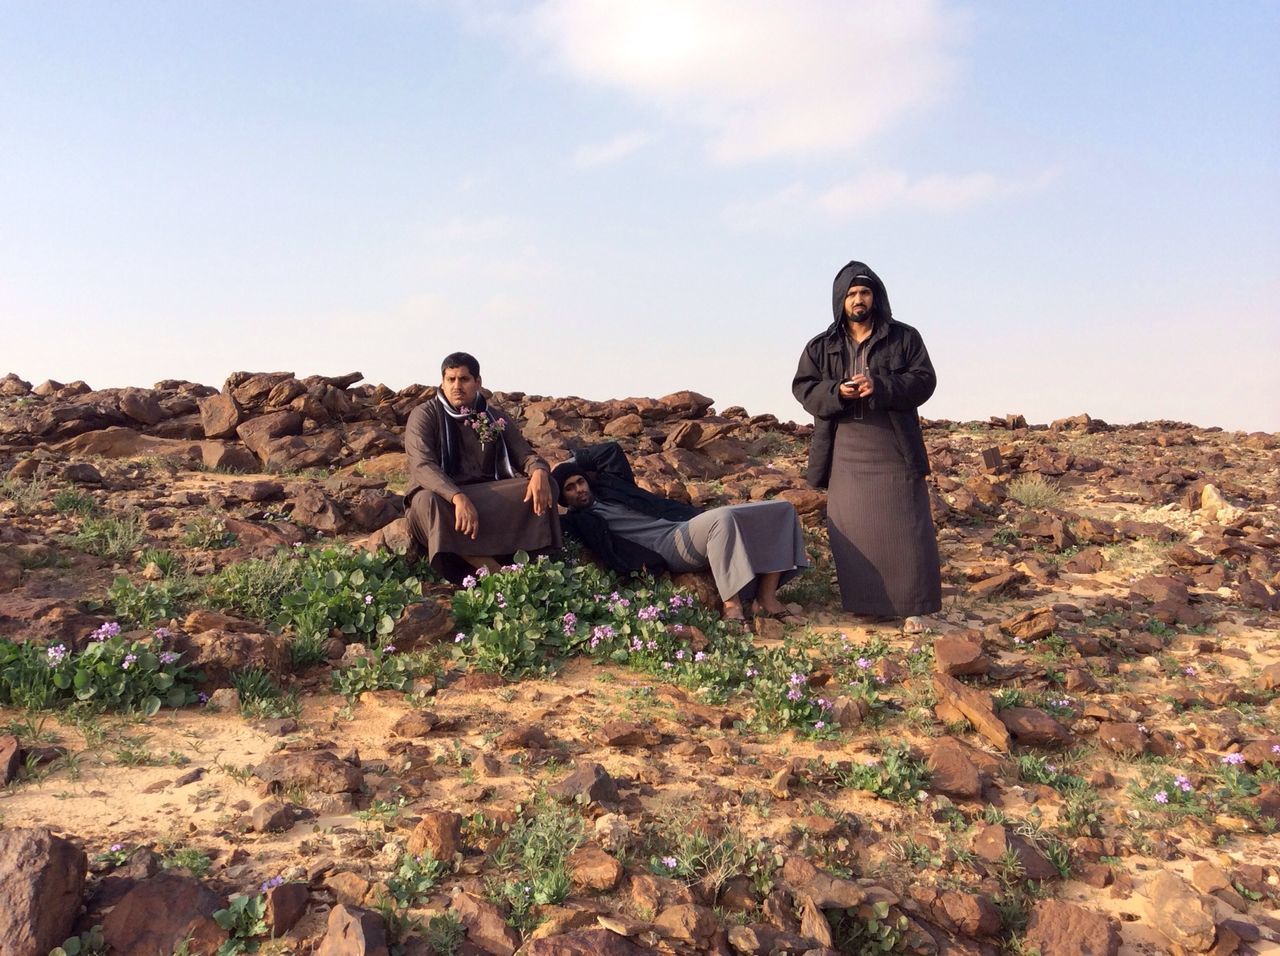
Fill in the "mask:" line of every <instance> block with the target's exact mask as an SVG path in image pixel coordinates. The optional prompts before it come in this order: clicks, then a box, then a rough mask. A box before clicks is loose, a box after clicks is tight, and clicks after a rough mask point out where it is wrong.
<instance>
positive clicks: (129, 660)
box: [120, 654, 138, 671]
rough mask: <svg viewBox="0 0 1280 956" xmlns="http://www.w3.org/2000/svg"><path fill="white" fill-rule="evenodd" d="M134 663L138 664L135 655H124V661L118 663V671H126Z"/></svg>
mask: <svg viewBox="0 0 1280 956" xmlns="http://www.w3.org/2000/svg"><path fill="white" fill-rule="evenodd" d="M136 663H138V655H137V654H126V655H125V656H124V660H122V661H121V662H120V669H121V670H126V671H127V670H128V669H129V668H130V667H132V666H133V665H134V664H136Z"/></svg>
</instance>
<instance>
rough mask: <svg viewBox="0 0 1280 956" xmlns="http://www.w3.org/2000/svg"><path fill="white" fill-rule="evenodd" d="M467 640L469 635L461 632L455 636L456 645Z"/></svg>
mask: <svg viewBox="0 0 1280 956" xmlns="http://www.w3.org/2000/svg"><path fill="white" fill-rule="evenodd" d="M466 639H467V635H465V634H463V633H462V632H461V631H459V632H458V633H457V634H455V635H453V643H455V644H461V643H462V642H463V641H465V640H466Z"/></svg>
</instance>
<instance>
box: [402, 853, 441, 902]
mask: <svg viewBox="0 0 1280 956" xmlns="http://www.w3.org/2000/svg"><path fill="white" fill-rule="evenodd" d="M449 871H450V865H449V864H448V863H446V862H444V861H443V860H437V859H436V858H435V857H434V856H432V855H431V854H430V853H422V854H418V855H417V856H415V855H413V854H411V853H406V854H405V855H404V856H403V857H401V859H400V865H399V866H398V867H397V868H396V872H395V874H394V875H393V876H392V877H391V878H390V879H388V880H387V889H388V890H389V891H390V892H391V896H392V898H394V899H395V901H396V903H397V904H398V905H400V906H401V907H410V906H417V905H418V904H419V903H422V902H423V901H425V900H426V899H427V897H428V896H429V895H430V894H431V891H432V890H433V889H435V888H436V887H437V886H439V885H440V881H441V880H443V879H444V878H445V877H446V876H447V875H448V874H449Z"/></svg>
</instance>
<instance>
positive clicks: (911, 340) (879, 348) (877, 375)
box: [791, 262, 938, 488]
mask: <svg viewBox="0 0 1280 956" xmlns="http://www.w3.org/2000/svg"><path fill="white" fill-rule="evenodd" d="M858 276H865V277H866V278H865V280H863V281H860V282H859V283H858V284H859V285H866V286H868V287H869V288H870V289H871V291H872V293H873V306H872V311H873V314H874V315H875V330H874V331H873V332H872V333H871V344H870V346H868V350H867V371H868V376H869V377H870V378H871V380H872V382H873V384H874V386H875V388H874V391H873V392H872V394H871V396H870V397H868V398H865V399H862V401H865V402H866V403H867V408H869V409H872V410H877V409H883V410H884V411H886V412H888V414H889V421H890V423H891V424H892V425H893V430H894V433H895V434H896V435H897V438H898V446H899V447H900V448H901V449H902V452H903V455H904V456H905V457H906V460H907V464H908V465H909V466H910V467H911V469H912V471H914V472H915V474H916V476H917V477H924V476H925V475H927V474H928V473H929V455H928V453H927V452H926V451H925V447H924V436H923V435H922V434H921V433H920V416H919V415H918V414H917V412H916V409H917V408H919V407H920V406H921V405H923V404H924V403H925V402H926V401H928V400H929V396H931V395H932V394H933V390H934V388H935V387H936V386H937V384H938V379H937V376H936V375H935V374H934V371H933V363H932V362H930V361H929V352H928V350H927V349H926V348H925V347H924V339H922V338H921V337H920V333H919V332H917V331H916V330H915V329H913V328H912V327H911V326H909V325H904V324H903V323H901V322H898V321H895V319H894V318H893V310H892V309H891V308H890V306H889V294H888V292H886V291H885V287H884V283H883V282H881V281H880V277H879V276H877V275H876V274H875V273H874V272H872V271H871V270H870V269H869V268H867V266H866V264H865V263H862V262H850V263H849V264H848V265H846V266H845V267H844V268H843V269H841V270H840V271H839V272H838V273H836V278H835V282H834V283H833V284H832V287H831V311H832V314H833V316H834V319H835V321H834V322H832V324H831V326H830V327H829V328H828V329H827V330H826V331H825V332H823V333H822V334H821V335H818V336H815V337H814V338H812V339H810V340H809V344H808V345H806V346H805V347H804V353H803V354H802V355H801V356H800V364H799V365H798V366H797V367H796V376H795V378H794V379H793V380H792V382H791V394H793V395H794V396H795V397H796V400H797V401H798V402H800V404H801V405H803V406H804V408H805V411H807V412H809V413H810V414H811V415H813V439H812V441H811V443H810V445H809V470H808V472H807V473H806V474H805V478H806V480H807V481H808V482H809V484H810V485H812V486H813V487H815V488H825V487H827V483H828V481H829V480H830V478H831V455H832V445H833V443H834V441H835V433H836V426H837V425H838V424H839V423H840V422H841V421H842V420H844V419H845V418H847V417H848V416H849V415H850V414H851V412H852V409H853V407H854V401H856V399H854V400H850V399H844V398H841V397H840V383H841V382H842V381H844V380H845V378H846V377H847V376H846V373H847V371H848V370H847V369H846V368H845V341H846V338H847V335H848V333H847V332H846V330H845V315H844V299H845V295H846V294H847V293H848V291H849V287H850V286H851V285H853V284H854V282H853V280H854V278H855V277H858Z"/></svg>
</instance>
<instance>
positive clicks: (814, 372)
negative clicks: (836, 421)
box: [791, 339, 848, 418]
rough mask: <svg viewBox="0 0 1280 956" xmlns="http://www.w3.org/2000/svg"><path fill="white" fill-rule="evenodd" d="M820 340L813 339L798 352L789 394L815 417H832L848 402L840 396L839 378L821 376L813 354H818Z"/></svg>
mask: <svg viewBox="0 0 1280 956" xmlns="http://www.w3.org/2000/svg"><path fill="white" fill-rule="evenodd" d="M821 349H822V340H821V339H815V340H814V341H813V342H810V343H809V344H808V345H807V346H805V350H804V351H803V352H802V353H800V364H799V365H797V366H796V375H795V378H793V379H792V380H791V394H792V395H794V396H795V397H796V401H798V402H799V403H800V404H801V405H803V406H804V410H805V411H806V412H808V413H809V414H810V415H814V416H816V417H817V418H834V417H836V416H837V415H840V414H842V413H843V412H844V411H845V410H846V409H847V407H848V403H847V402H846V401H845V400H844V399H843V398H841V397H840V380H839V379H833V378H823V377H822V369H821V367H820V366H819V364H818V361H817V359H816V358H815V355H820V354H821Z"/></svg>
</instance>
